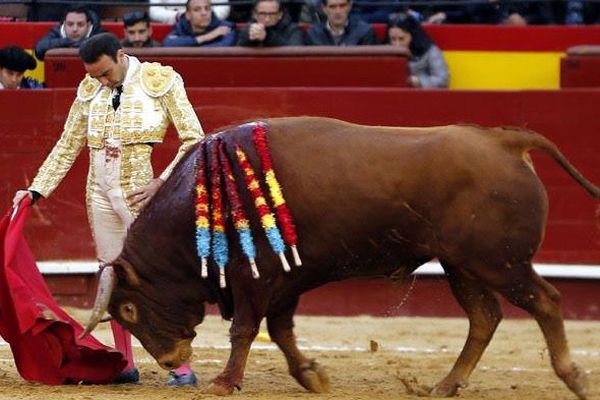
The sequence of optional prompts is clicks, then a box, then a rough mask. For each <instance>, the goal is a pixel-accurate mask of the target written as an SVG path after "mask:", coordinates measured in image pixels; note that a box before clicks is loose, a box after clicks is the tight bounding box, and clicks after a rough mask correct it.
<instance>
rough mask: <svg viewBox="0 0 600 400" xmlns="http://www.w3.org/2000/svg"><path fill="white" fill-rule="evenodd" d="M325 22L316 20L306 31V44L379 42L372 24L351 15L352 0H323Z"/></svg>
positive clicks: (362, 43)
mask: <svg viewBox="0 0 600 400" xmlns="http://www.w3.org/2000/svg"><path fill="white" fill-rule="evenodd" d="M322 1H323V4H322V6H321V8H322V9H323V12H324V13H325V15H326V16H327V21H325V22H315V23H314V24H313V25H312V26H311V27H310V28H309V29H308V31H307V32H306V44H308V45H313V46H355V45H372V44H377V37H376V36H375V32H374V31H373V28H371V25H369V24H368V23H366V22H364V21H362V20H361V19H360V18H358V17H356V16H350V10H352V1H351V0H322Z"/></svg>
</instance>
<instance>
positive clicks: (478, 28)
mask: <svg viewBox="0 0 600 400" xmlns="http://www.w3.org/2000/svg"><path fill="white" fill-rule="evenodd" d="M54 25H55V24H54V23H48V22H0V47H4V46H7V45H9V44H16V45H19V46H21V47H24V48H27V49H31V48H33V47H34V46H35V43H36V42H37V41H38V40H39V39H40V38H41V37H42V36H44V35H45V34H46V33H47V32H48V30H49V29H50V28H51V27H52V26H54ZM103 26H104V27H105V28H106V29H108V30H109V31H111V32H113V33H115V34H116V35H118V36H119V37H122V36H123V26H122V25H121V24H120V23H116V22H110V23H104V24H103ZM152 27H153V31H154V37H155V38H156V39H157V40H160V41H162V40H163V39H164V38H165V36H166V35H167V34H168V33H169V32H170V30H171V26H169V25H165V24H152ZM374 27H375V30H376V33H377V35H378V36H379V39H380V40H383V37H384V36H385V29H384V26H383V25H374ZM425 29H426V30H427V32H428V33H429V34H430V35H431V37H432V38H433V40H434V41H435V42H436V43H437V44H438V46H439V47H440V48H441V49H442V50H496V51H564V50H565V49H566V48H568V47H571V46H576V45H579V44H594V43H595V44H600V26H525V27H513V26H497V25H451V24H449V25H428V26H426V27H425ZM525 38H526V40H524V39H525Z"/></svg>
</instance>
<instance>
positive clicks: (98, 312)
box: [79, 265, 115, 339]
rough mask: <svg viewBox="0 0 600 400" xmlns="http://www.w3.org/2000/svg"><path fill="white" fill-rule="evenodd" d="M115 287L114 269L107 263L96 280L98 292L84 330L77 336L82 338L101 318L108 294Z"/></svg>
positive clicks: (106, 306) (107, 301)
mask: <svg viewBox="0 0 600 400" xmlns="http://www.w3.org/2000/svg"><path fill="white" fill-rule="evenodd" d="M114 287H115V271H114V269H113V267H112V266H110V265H107V266H106V267H104V269H103V270H102V273H101V274H100V280H99V282H98V293H96V301H95V302H94V310H93V311H92V315H91V316H90V320H89V321H88V323H87V325H86V327H85V330H84V331H83V333H82V334H81V335H79V338H80V339H82V338H84V337H86V336H87V335H89V334H90V332H92V331H93V330H94V328H95V327H96V325H98V322H100V320H101V319H102V316H103V315H104V313H105V312H106V309H107V308H108V303H109V302H110V296H111V294H112V291H113V288H114Z"/></svg>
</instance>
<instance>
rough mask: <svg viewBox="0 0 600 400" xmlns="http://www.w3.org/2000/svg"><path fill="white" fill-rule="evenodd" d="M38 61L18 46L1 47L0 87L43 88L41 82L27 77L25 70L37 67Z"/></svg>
mask: <svg viewBox="0 0 600 400" xmlns="http://www.w3.org/2000/svg"><path fill="white" fill-rule="evenodd" d="M36 65H37V62H36V61H35V58H33V57H32V56H31V55H30V54H29V53H27V52H26V51H25V50H23V49H22V48H20V47H17V46H8V47H5V48H3V49H0V89H41V88H42V87H43V86H42V84H41V83H39V82H38V81H36V80H35V79H33V78H29V77H25V76H23V74H24V73H25V70H28V69H35V66H36Z"/></svg>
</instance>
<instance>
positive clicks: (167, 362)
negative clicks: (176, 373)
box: [158, 359, 178, 370]
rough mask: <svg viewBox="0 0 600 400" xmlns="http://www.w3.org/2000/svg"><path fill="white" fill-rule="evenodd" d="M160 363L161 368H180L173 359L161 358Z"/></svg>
mask: <svg viewBox="0 0 600 400" xmlns="http://www.w3.org/2000/svg"><path fill="white" fill-rule="evenodd" d="M158 365H160V367H161V368H163V369H168V370H172V369H175V368H178V366H176V365H175V364H174V363H173V360H171V359H167V360H164V361H163V360H162V359H161V360H160V361H158Z"/></svg>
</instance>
